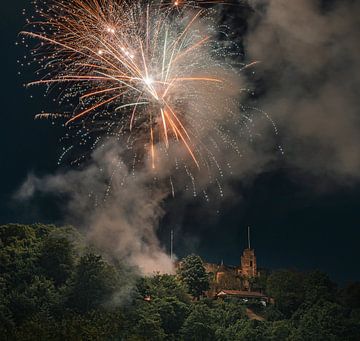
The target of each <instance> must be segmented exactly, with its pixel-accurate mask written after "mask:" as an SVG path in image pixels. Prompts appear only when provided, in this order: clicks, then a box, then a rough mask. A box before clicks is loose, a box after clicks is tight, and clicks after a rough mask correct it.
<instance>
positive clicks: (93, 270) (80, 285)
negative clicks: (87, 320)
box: [67, 252, 118, 313]
mask: <svg viewBox="0 0 360 341" xmlns="http://www.w3.org/2000/svg"><path fill="white" fill-rule="evenodd" d="M72 282H73V283H72V285H71V287H70V290H69V298H68V300H67V306H68V307H69V308H70V309H72V310H74V311H77V312H80V313H85V312H87V311H90V310H93V309H96V308H99V307H100V306H102V305H104V304H106V303H107V302H108V301H110V299H111V296H112V294H113V293H114V292H115V289H116V286H117V283H118V278H117V274H116V271H115V269H114V268H113V267H112V266H111V265H110V264H108V263H106V262H105V261H104V260H103V259H102V257H101V256H100V255H96V254H94V253H91V252H89V253H86V254H85V255H84V256H82V257H81V258H80V261H79V264H78V265H77V266H76V269H75V271H74V275H73V280H72Z"/></svg>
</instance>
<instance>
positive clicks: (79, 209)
mask: <svg viewBox="0 0 360 341" xmlns="http://www.w3.org/2000/svg"><path fill="white" fill-rule="evenodd" d="M119 150H120V147H119V146H118V145H117V144H116V143H111V144H109V145H107V146H106V147H105V148H102V149H101V150H97V151H95V152H94V153H93V155H92V161H91V163H90V164H89V165H88V166H87V167H85V168H84V169H83V170H71V171H67V172H65V173H59V174H56V175H49V176H46V177H43V178H38V177H36V176H34V175H30V176H29V177H28V179H27V180H26V182H25V183H24V184H23V185H22V187H21V189H20V190H19V191H18V193H17V198H18V199H23V200H24V199H29V198H31V197H32V196H34V195H35V194H36V192H42V193H48V194H50V193H52V194H54V193H55V194H57V195H60V196H65V197H66V198H67V205H66V217H65V220H67V221H68V222H71V223H75V224H77V225H78V226H82V227H85V228H86V229H87V236H88V238H89V241H90V242H91V243H93V244H94V245H96V246H97V247H98V248H100V249H101V250H103V251H104V252H105V253H107V254H110V255H111V256H113V257H116V258H118V259H121V260H124V261H125V262H126V263H128V264H130V265H133V266H137V267H138V268H139V269H140V271H141V272H142V273H143V274H146V275H149V274H152V273H154V272H166V273H172V272H173V264H172V261H171V259H170V257H169V256H168V254H167V253H166V252H165V251H164V250H163V249H162V248H161V246H160V245H159V242H158V239H157V237H156V228H157V226H158V223H159V220H160V219H161V217H162V215H163V211H162V209H161V204H162V201H163V200H164V198H165V197H166V195H167V191H166V190H163V189H161V188H159V189H154V188H151V187H149V183H150V184H151V183H152V179H151V178H150V177H151V175H152V174H151V172H148V171H147V170H144V171H143V172H138V173H137V174H136V177H134V176H132V174H129V171H128V169H127V167H126V166H125V165H124V164H123V163H122V161H121V159H120V158H119ZM129 177H130V179H129ZM109 181H110V182H111V183H110V182H109ZM106 188H107V190H106ZM110 192H111V193H110Z"/></svg>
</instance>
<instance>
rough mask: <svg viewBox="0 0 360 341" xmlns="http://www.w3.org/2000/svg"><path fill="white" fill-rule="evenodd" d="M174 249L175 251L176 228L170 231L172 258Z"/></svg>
mask: <svg viewBox="0 0 360 341" xmlns="http://www.w3.org/2000/svg"><path fill="white" fill-rule="evenodd" d="M173 251H174V230H173V229H171V231H170V259H171V260H173Z"/></svg>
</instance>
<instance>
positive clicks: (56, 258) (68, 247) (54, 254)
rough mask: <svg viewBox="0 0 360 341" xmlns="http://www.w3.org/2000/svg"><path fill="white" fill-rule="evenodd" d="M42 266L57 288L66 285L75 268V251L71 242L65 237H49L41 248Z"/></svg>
mask: <svg viewBox="0 0 360 341" xmlns="http://www.w3.org/2000/svg"><path fill="white" fill-rule="evenodd" d="M40 265H41V267H42V269H43V271H44V274H45V275H46V276H47V277H49V278H51V279H53V280H54V283H55V285H56V286H59V285H62V284H64V283H65V282H66V281H67V280H68V279H69V278H70V276H71V274H72V272H73V271H74V266H75V251H74V246H73V244H72V243H71V241H70V240H69V239H68V238H67V237H66V236H65V235H60V236H58V235H53V234H52V235H49V236H48V237H47V238H46V239H45V240H44V243H43V246H42V248H41V255H40Z"/></svg>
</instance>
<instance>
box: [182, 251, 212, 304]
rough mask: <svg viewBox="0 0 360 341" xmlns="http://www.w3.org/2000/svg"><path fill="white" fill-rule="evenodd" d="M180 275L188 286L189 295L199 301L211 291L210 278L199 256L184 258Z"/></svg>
mask: <svg viewBox="0 0 360 341" xmlns="http://www.w3.org/2000/svg"><path fill="white" fill-rule="evenodd" d="M178 275H179V278H180V280H181V281H182V282H183V283H185V285H186V286H187V288H188V290H189V293H190V294H191V295H192V296H193V297H195V298H197V299H199V297H200V296H202V295H203V294H204V291H206V290H208V289H209V277H208V274H207V273H206V270H205V268H204V265H203V262H202V260H201V258H200V257H199V256H196V255H190V256H187V257H186V258H184V259H183V260H182V262H181V265H180V268H179V270H178Z"/></svg>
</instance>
